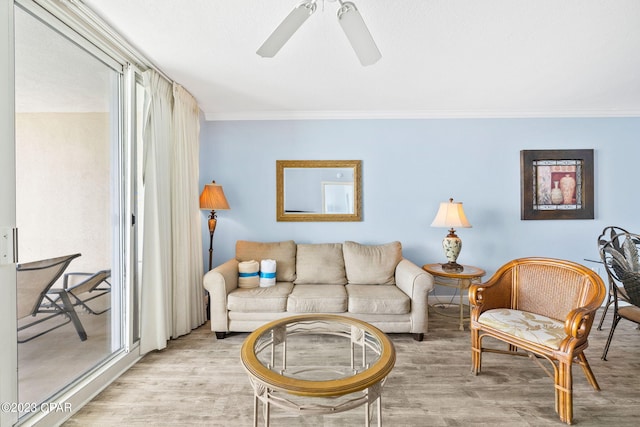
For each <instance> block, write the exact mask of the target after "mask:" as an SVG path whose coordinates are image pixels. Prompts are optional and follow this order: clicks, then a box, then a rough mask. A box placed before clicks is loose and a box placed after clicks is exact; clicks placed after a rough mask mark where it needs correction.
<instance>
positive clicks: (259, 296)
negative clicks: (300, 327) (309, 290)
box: [227, 282, 293, 313]
mask: <svg viewBox="0 0 640 427" xmlns="http://www.w3.org/2000/svg"><path fill="white" fill-rule="evenodd" d="M292 288H293V283H291V282H276V284H275V286H270V287H268V288H236V289H234V290H233V291H231V292H229V295H228V296H227V309H228V310H229V311H243V312H254V313H260V312H268V313H271V312H284V311H286V310H287V297H288V296H289V294H290V293H291V289H292Z"/></svg>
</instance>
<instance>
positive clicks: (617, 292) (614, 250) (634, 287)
mask: <svg viewBox="0 0 640 427" xmlns="http://www.w3.org/2000/svg"><path fill="white" fill-rule="evenodd" d="M639 252H640V235H638V234H632V233H620V234H616V235H615V236H613V238H612V239H611V240H610V241H609V242H607V243H606V244H604V245H603V246H602V248H601V249H600V257H601V258H602V261H603V263H604V267H605V269H606V270H607V274H608V275H609V277H610V278H612V280H613V281H614V283H615V285H614V286H613V291H614V298H613V321H612V323H611V330H610V331H609V337H608V338H607V343H606V344H605V346H604V350H603V351H602V360H607V353H608V352H609V346H610V345H611V339H612V338H613V333H614V332H615V330H616V326H617V325H618V322H620V319H626V320H629V321H631V322H635V323H637V324H639V325H640V260H639V259H638V258H639V256H638V253H639Z"/></svg>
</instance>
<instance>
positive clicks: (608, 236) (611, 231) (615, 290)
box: [598, 225, 629, 331]
mask: <svg viewBox="0 0 640 427" xmlns="http://www.w3.org/2000/svg"><path fill="white" fill-rule="evenodd" d="M620 233H629V232H628V231H627V230H625V229H624V228H621V227H616V226H615V225H610V226H608V227H605V228H604V229H603V230H602V233H600V236H598V253H600V250H601V249H602V247H603V246H604V245H605V244H606V243H608V242H610V241H611V240H612V239H613V237H614V236H615V235H616V234H620ZM619 244H620V243H619V242H618V241H617V240H616V241H615V242H614V243H612V244H611V245H610V248H611V249H617V250H620V246H618V245H619ZM600 258H601V259H602V255H601V256H600ZM607 279H608V280H607V281H608V282H609V292H608V293H607V301H606V302H605V303H604V310H603V311H602V316H601V317H600V322H598V330H599V331H601V330H602V323H603V322H604V318H605V316H606V315H607V311H609V306H610V305H611V304H613V301H614V300H615V299H616V297H617V298H618V299H619V300H624V301H626V300H627V293H626V292H625V291H624V287H623V286H622V284H620V283H616V281H615V279H614V278H613V277H611V275H610V274H609V275H607Z"/></svg>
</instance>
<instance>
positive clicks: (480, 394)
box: [65, 315, 640, 427]
mask: <svg viewBox="0 0 640 427" xmlns="http://www.w3.org/2000/svg"><path fill="white" fill-rule="evenodd" d="M598 319H599V317H598ZM610 321H611V315H609V316H608V318H607V321H605V325H604V327H603V330H602V331H598V330H596V329H595V327H594V329H593V330H592V332H591V339H590V344H591V346H590V348H589V349H588V350H587V352H586V356H587V358H588V359H589V361H590V363H591V367H592V369H593V371H594V373H595V375H596V378H597V380H598V382H599V383H600V387H601V388H602V390H601V391H599V392H596V391H594V390H593V389H592V388H591V386H590V385H589V384H588V382H587V381H586V379H585V377H584V375H583V373H582V369H580V368H579V367H575V368H574V370H573V371H574V425H578V426H585V427H586V426H597V427H601V426H637V425H639V421H638V418H640V331H639V330H637V329H635V325H634V324H632V323H630V322H627V321H624V320H622V321H621V322H620V324H619V325H618V328H617V329H616V334H615V336H614V340H613V343H612V346H611V349H610V351H609V357H608V359H609V360H608V361H607V362H604V361H602V360H600V355H601V352H602V348H603V346H604V343H605V341H606V338H607V334H608V331H609V326H610ZM246 336H247V334H234V335H231V336H229V337H227V338H226V339H224V340H220V341H218V340H216V338H215V335H214V334H213V333H212V332H211V331H210V330H209V325H208V324H207V325H205V326H203V327H201V328H199V329H197V330H195V331H193V333H191V334H190V335H188V336H185V337H182V338H180V339H177V340H173V341H171V342H170V343H169V345H168V348H167V349H165V350H163V351H158V352H153V353H151V354H148V355H147V356H145V357H144V358H143V359H142V360H141V361H140V362H139V363H138V364H136V365H135V366H134V367H132V368H131V369H130V370H129V371H128V372H126V373H125V374H124V375H123V376H122V377H120V378H119V379H118V380H116V381H115V382H114V383H113V384H112V385H111V386H110V387H108V388H107V389H106V390H105V391H103V392H102V393H101V394H100V395H98V396H97V397H96V398H95V399H94V400H93V401H92V402H90V403H89V404H88V405H86V406H85V407H84V408H83V409H81V410H80V412H78V413H77V414H76V415H75V416H74V417H72V418H71V419H70V420H68V421H67V422H66V423H65V426H69V427H71V426H83V427H86V426H115V425H126V426H142V425H153V426H191V425H201V426H250V425H252V415H253V412H252V411H253V393H252V389H251V387H250V385H249V382H248V379H247V375H246V374H245V372H244V370H243V368H242V366H241V365H240V357H239V352H240V346H241V344H242V342H243V340H244V339H245V337H246ZM390 336H391V339H392V341H393V342H394V344H395V346H396V351H397V362H396V366H395V368H394V370H393V371H392V373H391V375H390V376H389V378H388V380H387V383H386V384H385V388H384V392H383V396H382V398H383V423H384V424H385V425H387V426H394V427H395V426H482V425H486V426H509V427H514V426H545V425H558V426H559V425H563V424H562V423H560V421H559V419H558V416H557V415H556V413H555V411H554V392H553V382H552V380H551V379H550V378H549V377H547V376H546V374H545V373H544V371H543V370H542V369H541V368H540V367H538V366H537V365H536V364H535V363H534V362H532V361H531V360H529V359H527V358H519V357H509V356H504V355H498V354H485V355H484V357H483V371H482V373H481V374H480V375H479V376H473V375H471V374H470V358H471V356H470V348H469V342H470V338H469V332H468V331H464V332H462V331H459V330H458V329H457V324H456V320H455V319H449V318H444V317H441V316H430V332H429V334H428V335H427V336H426V337H425V341H423V342H416V341H414V340H413V339H412V337H411V336H410V335H404V334H391V335H390ZM363 421H364V415H363V409H362V408H356V409H354V410H351V411H349V412H344V413H340V414H332V415H327V416H309V417H298V416H295V415H290V414H285V413H284V412H283V411H282V410H279V409H274V410H273V411H272V415H271V425H273V426H353V425H363Z"/></svg>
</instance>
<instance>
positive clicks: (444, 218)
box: [431, 199, 471, 228]
mask: <svg viewBox="0 0 640 427" xmlns="http://www.w3.org/2000/svg"><path fill="white" fill-rule="evenodd" d="M431 226H432V227H446V228H470V227H471V224H470V223H469V221H468V220H467V216H466V215H465V214H464V209H462V202H454V201H453V199H449V201H448V202H442V203H440V208H439V209H438V213H437V214H436V217H435V219H434V220H433V222H432V223H431Z"/></svg>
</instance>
